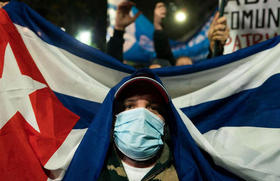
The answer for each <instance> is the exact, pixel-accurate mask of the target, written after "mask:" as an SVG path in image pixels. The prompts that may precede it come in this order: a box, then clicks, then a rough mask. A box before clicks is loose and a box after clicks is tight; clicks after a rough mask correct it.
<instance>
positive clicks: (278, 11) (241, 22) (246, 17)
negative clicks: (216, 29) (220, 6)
mask: <svg viewBox="0 0 280 181" xmlns="http://www.w3.org/2000/svg"><path fill="white" fill-rule="evenodd" d="M220 1H221V0H220ZM225 16H226V18H227V23H228V26H229V28H230V38H229V40H228V41H227V43H226V45H225V53H232V52H234V51H236V50H239V49H241V48H246V47H248V46H251V45H255V44H257V43H259V42H262V41H265V40H268V39H270V38H273V37H275V36H277V35H279V34H280V23H279V22H280V3H279V1H261V0H254V1H248V0H236V1H228V3H227V6H226V7H225Z"/></svg>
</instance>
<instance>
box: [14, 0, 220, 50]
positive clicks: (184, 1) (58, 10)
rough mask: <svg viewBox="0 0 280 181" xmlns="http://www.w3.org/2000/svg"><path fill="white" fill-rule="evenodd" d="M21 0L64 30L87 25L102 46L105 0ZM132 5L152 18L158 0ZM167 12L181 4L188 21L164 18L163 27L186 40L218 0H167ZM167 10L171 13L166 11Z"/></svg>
mask: <svg viewBox="0 0 280 181" xmlns="http://www.w3.org/2000/svg"><path fill="white" fill-rule="evenodd" d="M19 1H21V2H25V3H26V4H28V5H29V6H30V7H32V8H33V9H34V10H36V11H37V12H38V13H39V14H40V15H41V16H43V17H45V18H46V19H47V20H49V21H51V22H52V23H54V24H55V25H57V26H59V27H64V28H65V29H66V32H67V33H68V34H70V35H72V36H75V35H76V34H77V32H78V31H79V29H89V30H91V31H92V32H93V42H94V44H95V46H96V47H98V48H99V49H101V50H104V49H105V48H106V40H105V37H106V29H107V25H108V18H107V1H106V0H83V1H73V0H72V1H70V0H58V1H53V0H40V1H39V0H19ZM132 1H133V2H135V3H136V7H137V8H138V9H139V10H140V11H142V12H143V14H144V15H145V16H146V17H148V19H150V20H152V19H153V8H154V5H155V3H156V2H158V0H132ZM164 2H165V3H166V4H167V6H168V12H172V11H173V10H175V9H176V8H177V9H180V8H185V10H186V11H187V13H188V15H189V16H188V21H187V22H186V23H184V24H179V23H175V22H174V21H172V20H170V19H171V18H168V17H167V18H166V21H165V30H166V32H167V34H168V35H169V37H170V38H172V39H176V40H186V39H187V38H189V37H191V36H192V35H193V34H194V32H195V31H196V30H198V29H199V28H200V27H201V26H202V25H203V24H204V22H205V20H206V19H207V18H208V17H209V16H210V15H211V14H212V12H213V11H214V10H215V8H216V7H217V4H218V0H167V1H164ZM169 14H171V13H169Z"/></svg>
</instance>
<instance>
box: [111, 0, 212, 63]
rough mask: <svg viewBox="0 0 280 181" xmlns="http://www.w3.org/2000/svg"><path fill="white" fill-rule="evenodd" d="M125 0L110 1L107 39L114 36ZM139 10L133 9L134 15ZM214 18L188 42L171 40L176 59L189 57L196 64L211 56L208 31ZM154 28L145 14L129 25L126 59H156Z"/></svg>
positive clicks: (145, 61)
mask: <svg viewBox="0 0 280 181" xmlns="http://www.w3.org/2000/svg"><path fill="white" fill-rule="evenodd" d="M122 1H123V0H108V16H109V18H110V26H109V27H108V35H107V39H108V41H109V38H110V36H112V35H113V31H114V25H115V17H116V15H115V14H116V9H117V6H118V4H119V3H121V2H122ZM137 12H138V9H137V8H136V7H133V8H132V13H133V14H136V13H137ZM212 19H213V16H211V17H209V19H208V20H207V21H206V22H205V24H204V25H203V27H201V28H200V29H199V31H197V32H196V33H194V35H193V36H191V37H190V38H189V39H188V40H187V41H175V40H170V47H171V49H172V52H173V55H174V57H175V58H178V57H180V56H188V57H190V58H191V59H192V60H193V61H194V62H197V61H200V60H203V59H205V58H206V57H207V55H208V54H209V41H208V36H207V33H208V30H209V28H210V24H211V21H212ZM153 32H154V26H153V22H150V21H149V20H148V19H147V18H146V17H145V16H144V15H143V14H141V15H140V16H139V17H138V18H137V19H136V21H135V22H134V23H132V24H131V25H129V26H128V27H127V28H126V30H125V34H124V39H125V42H124V50H123V51H124V59H125V60H130V61H134V62H142V63H149V62H151V61H152V60H153V59H154V58H156V53H155V49H154V42H153Z"/></svg>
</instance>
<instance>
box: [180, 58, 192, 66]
mask: <svg viewBox="0 0 280 181" xmlns="http://www.w3.org/2000/svg"><path fill="white" fill-rule="evenodd" d="M192 64H193V63H192V59H191V58H189V57H180V58H178V59H177V61H176V66H181V65H192Z"/></svg>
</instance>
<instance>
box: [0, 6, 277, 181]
mask: <svg viewBox="0 0 280 181" xmlns="http://www.w3.org/2000/svg"><path fill="white" fill-rule="evenodd" d="M0 34H1V36H0V100H1V104H0V144H1V147H0V153H1V158H0V165H1V169H0V180H7V181H10V180H11V181H12V180H19V181H20V180H48V181H51V180H62V179H63V177H64V175H65V172H66V171H67V172H66V175H65V178H64V179H65V180H73V179H74V178H78V179H76V180H86V179H91V180H95V179H96V178H97V177H98V175H99V173H100V170H101V169H102V166H103V163H104V159H105V157H106V151H107V148H108V144H109V142H110V130H111V126H112V106H110V105H112V100H113V93H114V92H115V90H116V89H117V87H118V86H120V85H121V83H122V81H124V80H126V79H128V78H129V75H130V74H131V73H133V72H134V71H135V69H134V68H132V67H130V66H127V65H124V64H121V63H120V62H119V61H118V60H115V59H114V58H112V57H110V56H108V55H106V54H104V53H102V52H100V51H98V50H96V49H94V48H92V47H89V46H87V45H84V44H82V43H80V42H78V41H77V40H75V39H74V38H72V37H70V36H69V35H67V34H66V33H65V32H63V31H61V30H60V28H58V27H55V26H54V25H52V24H51V23H49V22H48V21H46V20H45V19H44V18H42V17H40V16H39V15H38V14H37V13H36V12H34V11H33V10H32V9H30V8H29V7H28V6H26V5H25V4H23V3H19V2H16V1H11V2H10V3H9V4H8V5H6V6H5V7H4V8H3V9H0ZM279 42H280V37H275V38H273V39H270V40H268V41H265V42H262V43H259V44H256V45H254V46H252V47H249V48H246V49H242V50H239V51H237V52H235V53H233V54H228V55H225V56H220V57H217V58H214V59H208V60H205V61H203V62H199V63H197V64H194V65H191V66H181V67H167V68H161V69H156V70H153V73H154V74H156V75H157V76H159V78H160V79H161V80H162V82H163V84H164V85H165V87H166V88H167V90H168V92H169V94H170V96H171V98H172V103H171V104H170V107H171V109H172V112H173V113H174V115H175V119H174V121H175V123H176V124H175V125H174V127H175V128H176V129H174V130H176V131H177V132H175V131H174V130H173V133H174V135H175V136H174V137H173V140H172V141H173V142H174V143H175V144H174V147H173V152H174V153H173V155H174V159H175V166H176V169H177V172H178V175H179V177H180V179H181V180H242V179H244V180H260V181H263V180H269V181H270V180H279V179H280V174H279V173H280V170H279V169H280V167H279V165H280V153H279V146H280V142H279V141H278V137H279V134H280V130H279V127H280V121H279V119H280V102H279V101H278V99H277V98H278V97H279V94H280V93H279V85H280V84H279V83H280V75H279V70H280V58H279V57H280V51H279V48H280V47H279V46H280V45H279ZM127 76H128V78H125V79H124V80H122V79H123V78H124V77H127ZM119 82H120V83H119ZM115 85H116V86H115ZM111 88H112V89H111ZM105 97H106V99H105ZM72 159H73V160H72ZM69 165H70V166H69ZM67 169H68V170H67ZM74 180H75V179H74Z"/></svg>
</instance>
